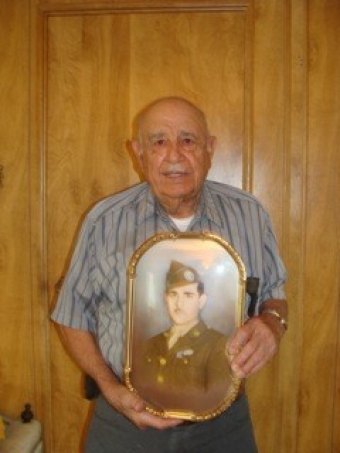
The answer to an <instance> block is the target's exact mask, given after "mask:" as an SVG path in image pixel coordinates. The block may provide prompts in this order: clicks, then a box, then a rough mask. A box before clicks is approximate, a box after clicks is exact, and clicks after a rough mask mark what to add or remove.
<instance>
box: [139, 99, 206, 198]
mask: <svg viewBox="0 0 340 453" xmlns="http://www.w3.org/2000/svg"><path fill="white" fill-rule="evenodd" d="M133 148H134V151H135V154H136V156H137V158H138V160H139V162H140V164H141V167H142V169H143V172H144V176H145V178H146V179H147V181H148V182H149V184H150V185H151V187H152V189H153V192H154V193H155V195H156V196H157V198H158V199H159V200H160V201H161V203H162V202H163V201H164V203H163V204H164V205H165V206H167V205H168V204H169V201H170V203H171V202H172V201H175V200H176V199H178V200H187V199H191V198H195V197H197V196H198V194H199V192H200V189H201V187H202V184H203V182H204V180H205V178H206V175H207V172H208V170H209V168H210V165H211V158H212V155H213V148H214V137H210V136H208V134H207V130H206V125H205V123H204V121H203V119H202V117H201V116H200V114H199V113H198V112H197V111H196V110H195V109H194V108H193V107H191V106H190V105H187V104H186V103H184V102H181V101H179V100H165V101H161V102H159V103H158V104H156V105H154V106H153V107H151V109H150V110H149V111H148V112H147V113H146V114H145V116H144V117H143V120H142V123H141V130H140V140H139V142H134V143H133Z"/></svg>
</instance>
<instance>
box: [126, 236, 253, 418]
mask: <svg viewBox="0 0 340 453" xmlns="http://www.w3.org/2000/svg"><path fill="white" fill-rule="evenodd" d="M127 274H128V275H127V313H126V317H127V322H126V350H125V353H126V355H125V366H124V381H125V384H126V386H127V388H128V389H129V390H130V391H132V392H135V393H137V394H138V395H139V396H141V398H143V399H144V400H145V402H146V410H147V411H148V412H150V413H152V414H155V415H158V416H161V417H164V418H179V419H183V420H189V421H203V420H208V419H210V418H213V417H216V416H217V415H219V414H220V413H222V412H223V411H224V410H226V409H227V408H228V407H229V406H230V405H231V404H232V402H233V401H234V400H235V399H236V397H237V395H238V393H239V390H240V385H241V382H242V380H241V379H239V378H237V377H236V376H235V375H234V374H233V372H232V370H231V367H230V360H231V357H229V356H228V353H227V341H228V338H229V337H230V335H231V334H232V333H233V332H234V330H235V329H236V328H237V327H239V326H240V325H242V323H243V313H244V304H245V288H246V272H245V266H244V264H243V262H242V260H241V258H240V256H239V255H238V253H237V252H236V251H235V249H234V248H233V247H232V246H231V245H230V244H229V243H228V242H227V241H225V240H224V239H222V238H220V237H219V236H217V235H215V234H212V233H209V232H203V233H159V234H156V235H154V236H152V237H151V238H149V239H148V240H147V241H145V242H144V243H143V244H142V245H141V246H140V247H139V248H138V249H137V250H136V251H135V252H134V254H133V256H132V257H131V259H130V262H129V266H128V269H127ZM181 304H182V305H181Z"/></svg>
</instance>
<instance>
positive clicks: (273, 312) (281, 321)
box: [261, 308, 288, 331]
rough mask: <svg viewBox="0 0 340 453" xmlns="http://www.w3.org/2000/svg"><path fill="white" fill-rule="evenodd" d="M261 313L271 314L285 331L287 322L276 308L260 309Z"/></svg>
mask: <svg viewBox="0 0 340 453" xmlns="http://www.w3.org/2000/svg"><path fill="white" fill-rule="evenodd" d="M261 315H269V316H271V317H272V318H273V319H274V318H275V319H276V321H277V322H278V323H279V324H280V326H282V328H283V329H284V331H286V330H287V329H288V322H287V319H286V318H285V317H284V316H282V315H281V314H280V313H279V312H278V311H277V310H275V309H274V308H264V309H263V310H262V311H261Z"/></svg>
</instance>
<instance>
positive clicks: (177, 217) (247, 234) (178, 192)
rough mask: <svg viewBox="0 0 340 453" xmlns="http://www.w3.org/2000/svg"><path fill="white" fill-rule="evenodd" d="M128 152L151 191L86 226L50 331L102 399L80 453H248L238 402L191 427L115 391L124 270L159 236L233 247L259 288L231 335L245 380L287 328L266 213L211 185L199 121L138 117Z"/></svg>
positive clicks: (164, 112)
mask: <svg viewBox="0 0 340 453" xmlns="http://www.w3.org/2000/svg"><path fill="white" fill-rule="evenodd" d="M136 132H137V133H136V136H135V138H134V140H133V141H132V146H133V150H134V153H135V156H136V158H137V160H138V162H139V164H140V166H141V169H142V171H143V173H144V177H145V179H146V182H144V183H141V184H139V185H137V186H135V187H132V188H130V189H128V190H126V191H124V192H122V193H120V194H117V195H114V196H112V197H109V198H107V199H105V200H104V201H102V202H100V203H99V204H97V206H95V207H94V208H93V209H92V210H91V212H90V213H89V214H88V216H87V218H86V220H85V223H84V225H83V228H82V231H81V235H80V238H79V241H78V244H77V247H76V250H75V253H74V256H73V259H72V263H71V267H70V270H69V272H68V274H67V276H66V278H65V280H64V284H63V287H62V290H61V292H60V295H59V300H58V303H57V306H56V308H55V310H54V313H53V319H54V320H55V321H56V322H57V323H59V324H61V325H62V329H61V330H62V333H63V337H64V339H65V344H66V346H67V348H68V349H69V351H70V353H71V354H72V355H73V357H74V359H75V361H76V362H77V363H78V364H79V366H80V367H81V368H82V369H83V370H84V371H85V372H86V373H87V374H89V375H90V376H91V377H92V378H93V379H94V380H95V381H96V382H97V384H98V387H99V389H100V391H101V396H100V397H99V398H98V400H97V402H96V409H95V413H94V417H93V419H92V423H91V426H90V431H89V435H88V440H87V446H86V451H87V452H92V453H94V452H95V453H100V452H103V453H104V452H112V451H115V452H124V453H125V452H138V451H145V452H167V451H169V452H179V451H195V452H209V453H211V452H220V451H221V452H222V451H223V452H224V451H230V452H234V451H235V452H236V451H240V452H244V453H246V452H254V451H256V446H255V442H254V437H253V434H252V425H251V421H250V416H249V411H248V406H247V400H246V397H245V396H244V395H242V394H241V395H240V396H239V398H238V399H237V400H236V401H235V402H234V403H233V405H232V406H231V407H230V409H228V410H227V411H226V412H225V413H223V414H222V415H221V416H219V417H217V418H215V419H213V420H210V421H207V422H202V423H197V424H193V425H188V424H182V422H181V421H180V420H174V419H171V420H170V419H163V418H160V417H157V416H155V415H153V414H151V413H149V412H147V411H146V410H145V402H144V401H143V400H142V399H141V398H140V397H139V396H138V395H136V394H134V393H132V392H130V391H129V390H128V389H127V388H126V387H125V386H124V385H123V384H122V382H121V376H122V366H123V349H124V344H123V343H124V335H123V333H124V320H125V304H126V294H125V288H126V286H125V283H126V267H127V264H128V262H129V259H130V257H131V255H132V254H133V252H134V250H135V249H136V247H137V246H139V245H140V244H142V243H143V242H144V241H145V240H146V239H148V238H149V237H150V236H152V235H153V234H155V233H157V232H161V231H178V229H180V230H187V231H196V232H197V231H203V230H209V231H212V232H213V233H215V234H217V235H219V236H221V237H222V238H224V239H226V240H227V241H229V242H230V243H231V244H232V245H233V247H234V248H235V249H236V250H237V251H238V253H239V254H240V256H241V258H242V259H243V262H244V263H245V266H246V270H247V275H248V276H252V277H257V278H259V281H260V285H259V299H258V309H257V311H256V316H254V317H252V318H251V319H250V320H249V321H248V322H247V323H246V324H245V325H244V326H242V327H241V328H239V329H238V330H237V331H236V332H235V334H234V335H233V337H232V339H231V341H230V344H229V353H230V354H231V355H232V356H233V360H232V364H231V366H232V369H233V371H234V372H235V373H236V375H237V376H239V377H242V378H245V377H248V376H250V375H251V374H253V373H255V372H256V371H258V370H259V369H260V368H261V367H263V366H264V365H265V364H266V363H267V362H268V361H269V360H270V359H271V358H272V356H273V355H274V354H275V352H276V351H277V349H278V346H279V342H280V339H281V337H282V335H283V333H284V331H285V327H286V315H287V313H286V311H287V307H286V302H285V295H284V291H283V284H284V281H285V271H284V267H283V264H282V262H281V260H280V258H279V255H278V251H277V245H276V241H275V239H274V235H273V232H272V228H271V223H270V220H269V218H268V215H267V213H266V212H265V211H264V210H263V208H262V207H261V205H260V204H259V203H258V202H257V201H256V200H255V199H254V197H252V196H251V195H249V194H247V193H244V192H243V191H240V190H238V189H235V188H232V187H230V186H226V185H223V184H219V183H216V182H212V181H207V180H206V176H207V173H208V170H209V168H210V165H211V159H212V157H213V152H214V147H215V138H214V137H212V136H211V135H210V134H209V132H208V128H207V123H206V119H205V116H204V114H203V113H202V112H201V111H200V110H199V109H198V108H197V107H196V106H194V105H193V104H191V103H190V102H188V101H186V100H184V99H181V98H175V97H170V98H163V99H160V100H157V101H155V102H153V103H152V104H150V105H149V106H147V107H146V108H145V109H144V110H143V111H142V112H141V113H140V114H139V116H138V117H137V121H136Z"/></svg>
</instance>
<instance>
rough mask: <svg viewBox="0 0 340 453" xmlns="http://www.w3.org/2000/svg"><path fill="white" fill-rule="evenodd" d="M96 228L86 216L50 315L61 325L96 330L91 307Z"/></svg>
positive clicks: (93, 295)
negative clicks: (94, 231) (94, 232)
mask: <svg viewBox="0 0 340 453" xmlns="http://www.w3.org/2000/svg"><path fill="white" fill-rule="evenodd" d="M93 230H94V227H93V224H92V222H91V221H90V220H89V219H88V218H87V219H86V220H85V222H84V224H83V226H82V228H81V231H80V234H79V237H78V241H77V245H76V248H75V250H74V253H73V256H72V260H71V263H70V267H69V270H68V272H67V274H66V277H65V279H64V281H63V283H62V287H61V290H60V293H59V295H58V299H57V303H56V306H55V308H54V310H53V312H52V315H51V318H52V320H53V321H55V322H56V323H58V324H62V325H65V326H68V327H72V328H75V329H80V330H87V331H94V330H95V320H94V316H93V313H92V310H91V307H92V301H93V300H94V297H95V294H94V285H93V281H94V272H95V266H94V256H95V244H94V241H93V237H94V234H93Z"/></svg>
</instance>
